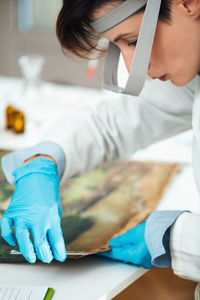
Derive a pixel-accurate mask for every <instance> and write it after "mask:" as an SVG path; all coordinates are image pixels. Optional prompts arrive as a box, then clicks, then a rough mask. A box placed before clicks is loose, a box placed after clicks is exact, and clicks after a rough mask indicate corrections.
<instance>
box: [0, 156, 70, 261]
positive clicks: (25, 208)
mask: <svg viewBox="0 0 200 300" xmlns="http://www.w3.org/2000/svg"><path fill="white" fill-rule="evenodd" d="M13 176H14V177H15V184H16V189H15V192H14V194H13V196H12V199H11V202H10V204H9V206H8V208H7V210H6V212H5V213H4V215H3V217H2V219H1V235H2V237H3V238H4V239H5V240H6V241H7V242H8V243H9V244H10V245H11V246H15V245H16V239H17V242H18V246H19V250H20V252H21V253H22V254H23V256H24V257H25V258H26V259H27V260H28V261H29V262H30V263H34V262H35V261H36V255H37V257H38V258H39V259H40V260H41V261H43V262H45V263H50V262H51V261H52V259H53V258H55V259H56V260H59V261H64V260H65V259H66V249H65V243H64V239H63V235H62V229H61V226H60V219H61V215H62V209H61V203H60V196H59V179H58V177H57V166H56V164H55V163H54V162H53V161H51V160H49V159H46V158H37V159H35V160H32V161H30V162H29V163H28V164H26V165H24V166H21V167H19V168H17V169H16V170H15V171H14V172H13ZM12 225H13V226H15V229H16V239H15V237H14V234H13V231H12ZM29 231H30V232H31V234H32V237H33V243H34V247H35V251H34V248H33V244H32V241H31V239H30V233H29ZM35 252H36V254H35Z"/></svg>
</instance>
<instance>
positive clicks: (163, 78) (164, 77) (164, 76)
mask: <svg viewBox="0 0 200 300" xmlns="http://www.w3.org/2000/svg"><path fill="white" fill-rule="evenodd" d="M152 79H159V80H161V81H166V80H168V78H167V74H164V75H162V76H160V77H158V76H157V77H153V78H152Z"/></svg>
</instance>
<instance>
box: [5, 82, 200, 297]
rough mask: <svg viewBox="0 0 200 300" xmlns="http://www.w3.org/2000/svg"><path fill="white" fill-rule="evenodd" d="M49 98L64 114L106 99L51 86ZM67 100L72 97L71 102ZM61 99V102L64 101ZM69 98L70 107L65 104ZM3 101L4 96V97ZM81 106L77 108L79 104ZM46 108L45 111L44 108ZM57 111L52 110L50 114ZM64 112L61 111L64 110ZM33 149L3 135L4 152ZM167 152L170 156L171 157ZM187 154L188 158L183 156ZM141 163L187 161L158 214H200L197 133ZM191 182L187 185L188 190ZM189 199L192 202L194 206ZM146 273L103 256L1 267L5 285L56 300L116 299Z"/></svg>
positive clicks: (157, 149) (155, 149) (158, 148)
mask: <svg viewBox="0 0 200 300" xmlns="http://www.w3.org/2000/svg"><path fill="white" fill-rule="evenodd" d="M18 84H19V81H18V80H14V79H13V81H12V80H8V79H6V78H2V79H1V78H0V90H2V89H1V87H2V88H3V87H5V86H7V90H9V85H12V86H14V85H16V86H17V85H18ZM45 89H46V94H49V95H51V97H53V96H54V97H55V95H57V96H56V97H57V99H60V107H61V108H62V109H63V107H65V105H67V103H68V104H69V103H70V101H71V102H72V100H73V102H72V103H73V105H74V103H76V101H75V102H74V98H75V99H77V106H79V104H78V99H79V97H80V95H81V97H82V99H83V98H84V96H85V98H87V100H88V99H89V98H90V97H91V98H90V99H92V101H94V98H97V99H98V98H100V97H102V96H105V95H104V92H99V91H94V90H88V89H76V90H74V89H72V88H65V87H58V86H54V85H51V84H46V85H45ZM66 96H67V97H66ZM59 97H60V98H59ZM65 98H67V99H68V100H67V102H66V103H65V102H64V99H65ZM0 99H1V96H0ZM70 99H71V100H70ZM75 105H76V104H75ZM41 107H42V106H41ZM52 109H53V105H52V106H51V105H49V114H51V110H52ZM58 111H59V107H58ZM31 143H33V140H30V139H29V136H27V135H22V136H15V135H13V134H12V133H8V132H5V131H4V130H3V128H2V129H1V131H0V148H4V149H16V148H18V147H20V146H25V145H29V144H31ZM166 149H167V151H166ZM170 149H171V151H170ZM181 154H182V155H181ZM134 158H135V159H138V160H145V159H146V160H148V159H150V160H153V159H156V160H160V161H166V160H167V161H184V162H186V163H189V166H186V167H185V168H184V169H183V171H182V172H181V173H180V174H179V175H178V176H176V178H175V179H174V180H173V182H172V183H171V184H170V186H169V188H168V189H167V191H166V192H165V194H164V196H163V198H162V200H161V202H160V204H159V206H158V209H189V210H192V211H196V212H197V211H198V212H200V201H199V196H198V193H197V190H196V187H195V185H194V182H193V176H192V169H191V166H190V162H191V133H186V134H183V135H179V136H178V137H176V138H171V139H168V140H166V141H164V142H161V143H157V144H155V145H153V146H151V147H148V148H146V149H143V150H141V151H139V152H138V153H136V154H135V155H134ZM186 182H187V184H185V183H186ZM188 199H189V201H188ZM144 273H145V270H144V269H143V268H138V267H135V266H133V265H127V264H123V263H120V262H116V261H112V260H109V259H106V258H103V257H99V256H90V257H86V258H83V259H81V260H78V261H67V262H66V263H64V264H59V263H56V264H54V263H53V264H51V265H45V264H35V265H29V264H0V283H1V284H13V285H16V284H19V285H43V286H51V287H53V288H54V289H55V295H54V297H53V300H61V299H73V300H80V299H81V300H107V299H112V298H113V297H114V296H116V295H117V294H118V293H120V292H121V291H122V290H123V289H125V288H126V287H127V286H128V285H130V284H131V283H133V282H134V281H135V280H137V279H138V278H139V277H140V276H142V275H143V274H144Z"/></svg>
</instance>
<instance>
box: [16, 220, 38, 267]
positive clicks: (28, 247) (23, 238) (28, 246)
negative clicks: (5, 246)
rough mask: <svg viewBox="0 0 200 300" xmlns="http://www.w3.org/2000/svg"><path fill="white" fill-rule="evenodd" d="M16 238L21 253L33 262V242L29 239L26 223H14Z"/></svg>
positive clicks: (34, 260)
mask: <svg viewBox="0 0 200 300" xmlns="http://www.w3.org/2000/svg"><path fill="white" fill-rule="evenodd" d="M16 238H17V242H18V245H19V251H20V252H21V254H22V255H23V256H24V257H25V259H26V260H27V261H28V262H29V263H31V264H33V263H35V262H36V255H35V251H34V248H33V243H32V241H31V239H30V233H29V230H28V228H27V226H26V224H24V223H22V222H20V223H18V224H17V225H16Z"/></svg>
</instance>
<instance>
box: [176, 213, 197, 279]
mask: <svg viewBox="0 0 200 300" xmlns="http://www.w3.org/2000/svg"><path fill="white" fill-rule="evenodd" d="M170 251H171V259H172V262H171V263H172V268H173V271H174V273H175V274H176V275H178V276H180V277H183V278H186V279H189V280H193V281H200V215H199V214H193V213H189V212H184V213H183V214H181V215H180V216H179V217H178V218H177V220H176V222H175V223H174V224H173V226H172V227H171V232H170Z"/></svg>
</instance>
